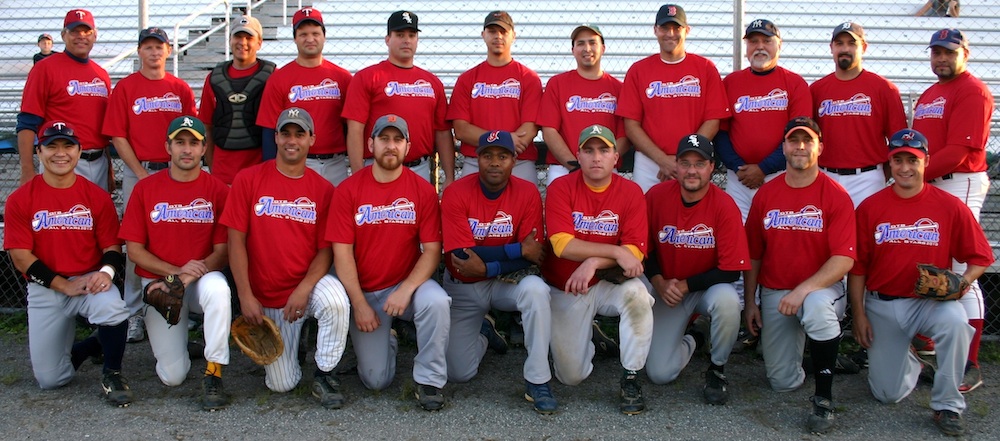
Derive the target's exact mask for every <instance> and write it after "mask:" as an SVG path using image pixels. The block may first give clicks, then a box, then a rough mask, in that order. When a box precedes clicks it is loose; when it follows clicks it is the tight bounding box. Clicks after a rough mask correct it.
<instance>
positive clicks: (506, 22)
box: [483, 11, 514, 31]
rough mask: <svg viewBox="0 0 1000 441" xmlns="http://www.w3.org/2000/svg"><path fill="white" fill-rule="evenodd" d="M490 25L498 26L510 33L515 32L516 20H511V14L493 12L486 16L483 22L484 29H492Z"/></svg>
mask: <svg viewBox="0 0 1000 441" xmlns="http://www.w3.org/2000/svg"><path fill="white" fill-rule="evenodd" d="M490 25H497V26H500V27H501V28H504V29H506V30H508V31H513V30H514V19H512V18H510V14H508V13H507V11H493V12H490V13H489V14H486V20H485V21H484V22H483V29H486V28H488V27H490Z"/></svg>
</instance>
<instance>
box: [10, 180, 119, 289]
mask: <svg viewBox="0 0 1000 441" xmlns="http://www.w3.org/2000/svg"><path fill="white" fill-rule="evenodd" d="M4 220H5V221H6V225H5V231H4V242H3V247H4V249H7V250H10V249H21V250H30V251H31V252H32V254H34V255H35V257H37V258H39V259H41V261H42V263H44V264H45V265H46V266H48V267H49V268H50V269H51V270H52V271H55V272H56V273H58V274H60V275H62V276H65V277H73V276H79V275H82V274H86V273H89V272H91V271H97V270H98V269H99V268H100V267H101V256H103V255H104V249H105V248H107V247H110V246H112V245H119V244H121V241H120V240H118V212H117V211H115V205H114V203H113V202H111V195H109V194H108V192H106V191H104V190H102V189H101V188H100V187H98V186H96V185H94V184H93V183H91V182H90V181H87V180H86V179H83V178H78V179H77V180H76V182H74V183H73V185H72V186H71V187H69V188H53V187H51V186H49V184H46V183H45V180H44V178H43V177H42V175H38V176H35V177H34V179H32V180H30V181H28V183H26V184H24V185H22V186H21V187H20V188H18V189H17V190H15V191H14V193H11V195H10V197H8V198H7V206H6V208H5V209H4Z"/></svg>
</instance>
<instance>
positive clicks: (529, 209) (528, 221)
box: [515, 186, 545, 242]
mask: <svg viewBox="0 0 1000 441" xmlns="http://www.w3.org/2000/svg"><path fill="white" fill-rule="evenodd" d="M532 188H533V189H534V188H535V187H534V186H532ZM526 193H527V194H528V196H527V201H526V202H527V206H526V209H525V212H524V220H523V222H521V225H520V230H521V231H518V234H517V237H516V238H515V239H517V241H518V242H520V241H522V240H524V239H525V238H527V237H528V235H529V234H531V230H532V229H534V230H535V240H537V241H539V242H541V241H543V240H545V226H544V225H542V196H541V195H540V194H538V190H537V189H535V191H532V192H526Z"/></svg>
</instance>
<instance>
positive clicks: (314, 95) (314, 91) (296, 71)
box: [257, 60, 351, 155]
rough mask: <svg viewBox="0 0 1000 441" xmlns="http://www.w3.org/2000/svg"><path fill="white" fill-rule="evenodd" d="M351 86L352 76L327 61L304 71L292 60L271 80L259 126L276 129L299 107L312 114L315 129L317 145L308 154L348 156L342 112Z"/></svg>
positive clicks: (264, 97) (259, 115)
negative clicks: (282, 118) (281, 118)
mask: <svg viewBox="0 0 1000 441" xmlns="http://www.w3.org/2000/svg"><path fill="white" fill-rule="evenodd" d="M350 84H351V73H350V72H348V71H347V70H346V69H344V68H342V67H340V66H337V65H336V64H333V63H331V62H329V61H327V60H323V64H322V65H320V66H318V67H312V68H310V67H302V66H301V65H299V64H298V63H297V62H295V61H294V60H293V61H292V62H290V63H288V64H286V65H284V66H283V67H282V68H281V69H278V70H276V71H274V73H273V74H271V76H270V77H268V79H267V84H266V85H265V86H264V96H263V97H261V103H260V110H259V111H258V112H257V125H258V126H261V127H264V128H269V129H277V127H275V126H276V125H278V116H279V115H281V112H282V111H283V110H285V109H287V108H289V107H299V108H302V109H305V111H306V112H309V116H311V117H312V119H313V124H314V125H315V126H316V144H314V145H313V146H312V147H310V148H309V153H310V154H316V155H327V154H332V153H345V152H347V144H346V141H345V138H344V135H345V134H344V119H343V118H341V116H340V112H341V110H343V108H344V98H345V96H346V95H347V88H348V87H350Z"/></svg>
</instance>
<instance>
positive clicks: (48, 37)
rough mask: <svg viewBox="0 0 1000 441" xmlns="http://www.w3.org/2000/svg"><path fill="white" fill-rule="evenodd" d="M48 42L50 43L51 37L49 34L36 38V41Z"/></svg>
mask: <svg viewBox="0 0 1000 441" xmlns="http://www.w3.org/2000/svg"><path fill="white" fill-rule="evenodd" d="M42 40H49V41H52V36H51V35H49V34H42V35H39V36H38V41H42Z"/></svg>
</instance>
